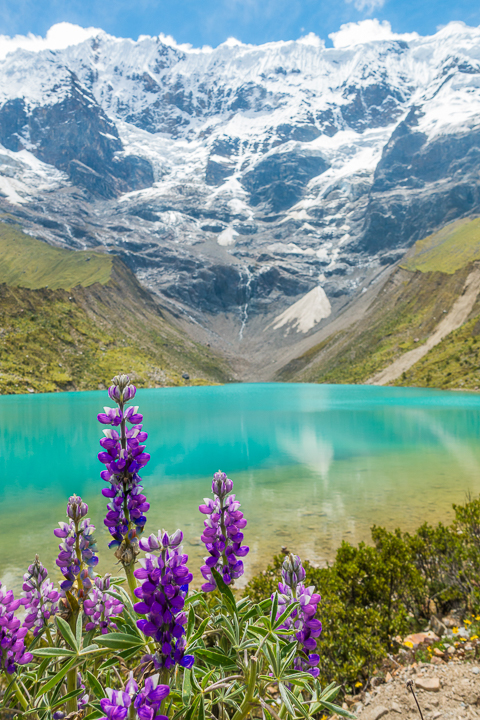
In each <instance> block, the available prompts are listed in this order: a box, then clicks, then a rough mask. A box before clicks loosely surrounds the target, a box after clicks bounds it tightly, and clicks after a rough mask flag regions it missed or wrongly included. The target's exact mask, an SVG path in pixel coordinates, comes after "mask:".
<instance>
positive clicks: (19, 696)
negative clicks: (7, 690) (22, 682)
mask: <svg viewBox="0 0 480 720" xmlns="http://www.w3.org/2000/svg"><path fill="white" fill-rule="evenodd" d="M13 689H14V691H15V695H16V696H17V700H18V702H19V703H20V705H21V706H22V708H23V710H28V701H27V698H26V697H25V695H24V694H23V693H22V691H21V690H20V688H19V687H18V684H17V681H16V680H15V682H14V683H13Z"/></svg>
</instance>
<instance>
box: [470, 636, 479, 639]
mask: <svg viewBox="0 0 480 720" xmlns="http://www.w3.org/2000/svg"><path fill="white" fill-rule="evenodd" d="M470 640H478V635H472V637H471V638H470Z"/></svg>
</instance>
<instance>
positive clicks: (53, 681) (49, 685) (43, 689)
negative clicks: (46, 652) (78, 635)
mask: <svg viewBox="0 0 480 720" xmlns="http://www.w3.org/2000/svg"><path fill="white" fill-rule="evenodd" d="M60 619H61V618H57V620H60ZM76 662H77V658H76V657H73V658H72V659H71V660H69V662H68V663H67V664H66V665H64V666H63V668H62V669H61V670H60V672H58V673H57V674H56V675H54V677H53V678H51V679H50V680H49V681H48V682H46V683H45V685H43V686H42V687H41V688H40V690H39V691H38V693H37V695H36V697H39V696H40V695H44V694H45V693H47V692H48V691H49V690H51V689H52V688H54V687H55V685H56V684H57V683H58V682H60V680H62V679H63V678H64V677H65V675H66V674H67V672H68V671H69V670H71V669H72V668H73V666H74V665H75V663H76Z"/></svg>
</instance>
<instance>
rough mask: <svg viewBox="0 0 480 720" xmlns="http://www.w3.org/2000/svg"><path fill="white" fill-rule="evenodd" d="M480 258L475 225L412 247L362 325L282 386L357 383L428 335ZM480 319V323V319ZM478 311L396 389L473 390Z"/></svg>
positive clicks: (321, 349)
mask: <svg viewBox="0 0 480 720" xmlns="http://www.w3.org/2000/svg"><path fill="white" fill-rule="evenodd" d="M477 258H480V220H473V221H470V220H464V221H458V222H455V223H451V224H450V225H449V226H446V227H445V228H443V229H442V230H441V231H440V232H439V233H435V234H434V235H432V236H430V237H428V238H425V239H424V240H421V241H419V242H418V243H416V245H415V246H414V248H412V250H411V251H410V252H409V253H408V255H407V256H406V258H405V260H404V261H403V262H402V264H401V266H400V268H399V269H398V270H397V271H396V272H394V273H393V275H392V276H391V277H390V278H389V280H387V282H386V283H385V286H384V288H383V289H382V291H381V292H380V293H379V295H378V296H377V298H376V299H375V300H374V302H373V303H372V305H371V306H370V308H369V309H368V311H367V313H366V314H365V316H364V318H363V319H362V320H361V322H359V323H358V324H356V325H355V326H350V327H349V328H347V329H346V330H345V331H342V332H341V333H337V334H336V335H335V336H331V337H330V338H328V339H327V340H324V341H323V342H322V343H321V344H320V345H318V346H316V347H313V348H311V349H310V350H309V351H307V352H306V353H305V354H304V355H302V356H301V357H299V358H296V359H295V360H293V361H291V362H290V363H289V364H288V365H286V366H285V367H284V368H283V369H282V370H281V371H280V373H279V375H278V379H279V380H288V381H291V380H296V381H298V380H300V381H308V382H332V383H362V382H365V381H366V380H367V379H368V378H370V377H371V376H372V375H374V374H375V373H376V372H378V371H379V370H381V369H383V368H385V367H387V366H388V365H389V364H390V363H391V362H392V361H393V360H395V359H396V358H397V357H399V356H400V355H402V354H403V353H404V352H407V351H408V350H411V349H412V348H413V347H417V346H418V344H421V343H422V342H424V341H425V340H426V339H427V338H428V337H429V335H430V334H431V333H432V332H433V330H434V329H435V327H436V325H437V324H438V322H439V321H440V320H441V318H442V317H443V313H444V312H445V311H448V310H450V308H451V307H452V305H453V303H454V301H455V300H456V298H457V297H458V296H459V294H460V293H461V292H462V289H463V285H464V282H465V279H466V277H467V275H468V273H469V271H470V270H471V267H472V261H474V260H475V259H477ZM477 316H479V317H477ZM479 333H480V305H479V304H478V301H477V304H476V306H475V307H474V309H473V312H472V314H471V317H470V319H469V321H468V322H467V323H465V325H463V326H462V327H461V328H459V329H458V330H457V331H455V332H453V333H451V334H450V335H448V336H447V337H446V338H445V339H444V340H443V341H442V342H441V343H440V344H439V345H438V346H437V347H435V348H433V350H431V351H430V352H429V353H428V355H427V356H426V357H425V358H424V359H423V360H421V361H419V362H418V363H416V364H415V365H414V366H413V367H412V368H411V370H410V371H409V372H407V373H405V374H404V376H402V377H401V378H400V379H399V380H398V381H396V383H395V384H396V385H419V386H432V387H444V388H465V389H467V388H477V387H478V386H480V375H479V373H478V371H477V367H478V362H477V361H478V353H477V336H478V335H479Z"/></svg>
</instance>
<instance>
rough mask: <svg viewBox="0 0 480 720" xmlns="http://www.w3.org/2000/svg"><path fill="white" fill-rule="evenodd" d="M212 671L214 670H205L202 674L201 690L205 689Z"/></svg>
mask: <svg viewBox="0 0 480 720" xmlns="http://www.w3.org/2000/svg"><path fill="white" fill-rule="evenodd" d="M214 672H215V670H210V672H207V674H206V675H204V676H203V678H202V682H201V686H202V690H205V688H206V687H207V685H208V681H209V680H210V678H211V677H212V675H213V673H214Z"/></svg>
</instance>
